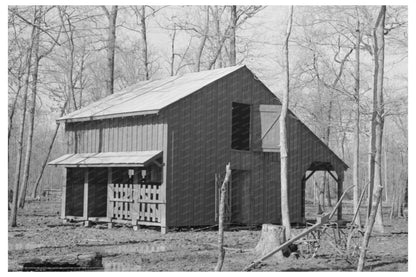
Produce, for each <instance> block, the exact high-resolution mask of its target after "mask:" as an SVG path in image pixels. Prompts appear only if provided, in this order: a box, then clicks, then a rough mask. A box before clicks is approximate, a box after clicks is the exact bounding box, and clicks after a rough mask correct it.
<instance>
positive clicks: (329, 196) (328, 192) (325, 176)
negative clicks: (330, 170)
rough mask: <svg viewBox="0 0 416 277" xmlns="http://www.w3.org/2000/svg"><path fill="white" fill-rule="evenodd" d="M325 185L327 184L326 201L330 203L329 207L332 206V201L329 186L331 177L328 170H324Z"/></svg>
mask: <svg viewBox="0 0 416 277" xmlns="http://www.w3.org/2000/svg"><path fill="white" fill-rule="evenodd" d="M324 186H325V189H324V191H325V196H326V202H327V203H328V207H332V202H331V191H330V189H331V187H330V186H329V178H328V174H327V173H326V172H324Z"/></svg>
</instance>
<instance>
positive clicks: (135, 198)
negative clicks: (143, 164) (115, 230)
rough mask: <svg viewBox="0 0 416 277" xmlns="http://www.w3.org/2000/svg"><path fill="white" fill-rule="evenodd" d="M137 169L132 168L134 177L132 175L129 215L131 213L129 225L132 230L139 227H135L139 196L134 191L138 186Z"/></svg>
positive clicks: (138, 170)
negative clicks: (131, 200)
mask: <svg viewBox="0 0 416 277" xmlns="http://www.w3.org/2000/svg"><path fill="white" fill-rule="evenodd" d="M139 172H140V169H139V168H134V175H133V187H132V190H133V191H132V197H133V202H132V203H131V204H130V205H131V206H130V213H131V225H132V226H133V230H134V231H137V230H139V225H137V213H138V211H139V205H140V204H139V195H138V191H137V189H134V187H135V186H138V184H139Z"/></svg>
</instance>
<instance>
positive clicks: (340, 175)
mask: <svg viewBox="0 0 416 277" xmlns="http://www.w3.org/2000/svg"><path fill="white" fill-rule="evenodd" d="M337 174H338V180H337V184H338V190H337V192H338V201H339V199H340V198H341V196H342V193H343V182H344V172H343V171H341V172H337ZM337 217H338V220H342V203H340V205H339V207H338V214H337Z"/></svg>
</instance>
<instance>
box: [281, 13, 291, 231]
mask: <svg viewBox="0 0 416 277" xmlns="http://www.w3.org/2000/svg"><path fill="white" fill-rule="evenodd" d="M292 19H293V6H290V7H289V18H288V22H287V30H286V38H285V44H284V60H285V77H286V84H285V92H284V94H283V99H282V111H281V113H280V188H281V192H280V194H281V209H282V224H283V226H284V227H285V232H286V239H290V237H291V236H290V233H291V229H290V213H289V202H288V197H289V196H288V164H287V163H288V155H289V153H288V149H287V130H286V117H287V113H288V107H289V91H290V82H289V79H290V75H289V73H290V70H289V38H290V34H291V32H292Z"/></svg>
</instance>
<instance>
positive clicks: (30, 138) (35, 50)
mask: <svg viewBox="0 0 416 277" xmlns="http://www.w3.org/2000/svg"><path fill="white" fill-rule="evenodd" d="M39 13H40V14H41V13H42V11H41V10H40V11H39ZM38 18H39V19H40V16H38ZM39 21H40V20H37V24H39ZM39 36H40V29H39V28H37V29H36V34H35V38H34V42H33V43H34V45H33V55H34V66H33V71H32V99H31V105H30V109H29V128H28V129H29V133H28V135H27V143H26V154H25V162H24V166H23V177H22V185H21V189H20V194H19V201H18V205H19V207H20V208H24V206H25V198H26V190H27V187H28V183H29V173H30V158H31V156H32V145H33V132H34V125H35V113H36V98H37V85H38V72H39V61H40V59H39Z"/></svg>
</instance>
